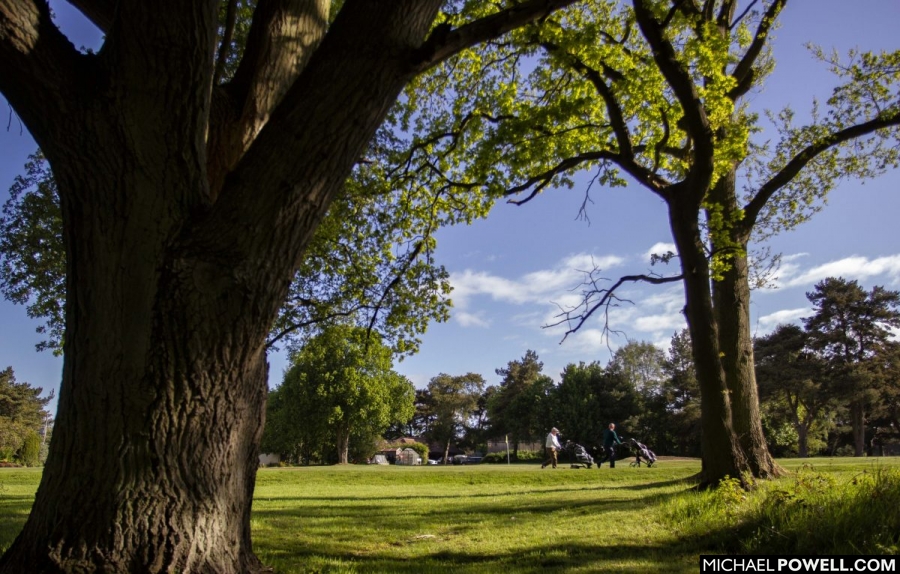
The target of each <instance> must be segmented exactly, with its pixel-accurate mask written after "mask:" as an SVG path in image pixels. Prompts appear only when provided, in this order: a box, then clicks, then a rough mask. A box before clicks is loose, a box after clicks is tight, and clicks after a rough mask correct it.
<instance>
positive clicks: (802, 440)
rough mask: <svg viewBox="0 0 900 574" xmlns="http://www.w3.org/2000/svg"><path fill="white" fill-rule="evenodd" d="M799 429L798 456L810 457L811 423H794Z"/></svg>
mask: <svg viewBox="0 0 900 574" xmlns="http://www.w3.org/2000/svg"><path fill="white" fill-rule="evenodd" d="M794 428H795V429H796V430H797V450H798V453H797V456H799V457H800V458H808V457H809V425H807V424H805V423H798V424H795V425H794Z"/></svg>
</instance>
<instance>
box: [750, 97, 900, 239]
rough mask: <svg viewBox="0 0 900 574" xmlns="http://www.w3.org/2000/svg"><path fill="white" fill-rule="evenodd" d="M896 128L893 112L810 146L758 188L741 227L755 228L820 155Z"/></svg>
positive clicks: (898, 117)
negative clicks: (765, 211) (769, 205)
mask: <svg viewBox="0 0 900 574" xmlns="http://www.w3.org/2000/svg"><path fill="white" fill-rule="evenodd" d="M894 126H900V111H894V112H893V113H891V114H886V115H884V116H882V117H878V118H875V119H874V120H869V121H868V122H865V123H861V124H857V125H855V126H851V127H849V128H846V129H843V130H841V131H839V132H835V133H833V134H831V135H830V136H827V137H824V138H821V139H819V140H818V141H816V142H815V143H812V144H810V145H808V146H807V147H805V148H804V149H803V150H801V151H800V153H798V154H797V155H795V156H794V157H793V159H791V160H790V161H789V162H788V163H787V164H786V165H785V166H784V168H782V169H781V171H779V172H778V173H776V174H775V175H774V176H772V178H771V179H769V181H767V182H766V183H765V184H763V185H762V187H760V188H759V191H757V192H756V195H755V196H754V197H753V199H752V200H750V202H749V203H748V204H747V205H746V206H745V207H744V220H743V222H742V224H743V225H745V226H748V229H749V228H750V227H752V226H753V225H754V224H755V223H756V219H757V218H758V217H759V214H760V212H761V211H762V209H763V207H765V205H766V203H767V202H768V201H769V199H771V198H772V196H773V195H775V193H777V192H778V191H779V190H780V189H782V188H783V187H784V186H786V185H788V184H789V183H790V182H791V180H793V179H794V177H795V176H796V175H797V174H798V173H800V171H801V170H802V169H803V168H804V167H806V165H807V164H809V162H811V161H812V160H814V159H815V158H816V157H817V156H819V155H820V154H822V153H824V152H826V151H828V150H829V149H831V148H833V147H834V146H837V145H840V144H842V143H844V142H847V141H850V140H853V139H856V138H859V137H863V136H866V135H869V134H871V133H873V132H875V131H876V130H880V129H884V128H890V127H894Z"/></svg>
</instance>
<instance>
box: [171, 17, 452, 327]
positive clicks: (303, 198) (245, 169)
mask: <svg viewBox="0 0 900 574" xmlns="http://www.w3.org/2000/svg"><path fill="white" fill-rule="evenodd" d="M441 4H442V2H441V1H440V0H378V1H374V0H347V2H346V3H345V4H344V8H343V9H342V10H341V12H340V13H339V14H338V16H337V19H336V20H335V21H334V23H333V24H332V26H331V28H330V30H329V33H328V34H327V37H326V38H325V39H324V41H323V42H322V44H321V46H319V48H318V49H317V50H316V51H315V53H314V54H313V56H312V58H311V59H310V62H309V63H308V64H307V66H306V67H305V69H304V70H303V73H302V74H301V75H300V77H299V78H298V80H297V81H296V82H295V83H294V85H293V86H292V87H291V89H290V90H289V91H288V93H287V94H286V95H285V97H284V98H283V99H282V101H281V103H280V104H279V105H278V106H277V107H276V109H275V111H274V112H273V114H272V116H271V119H270V120H269V121H268V122H266V125H265V127H264V128H263V129H262V131H261V132H260V134H259V135H258V136H257V137H256V138H255V140H254V141H253V143H252V144H251V145H250V147H249V149H248V150H247V152H246V153H244V155H243V157H242V158H241V159H240V160H239V162H238V164H237V166H236V167H235V168H234V170H232V171H231V173H230V174H229V177H228V178H227V179H226V180H225V185H224V187H223V189H222V192H221V194H220V196H219V198H218V200H217V201H216V202H215V204H214V205H213V207H212V209H211V211H210V212H209V213H208V214H207V216H206V217H205V218H204V220H203V221H202V222H201V223H199V224H198V226H197V227H195V228H194V230H193V232H192V233H191V237H190V240H189V241H188V246H186V249H187V250H188V251H189V252H190V253H191V254H192V255H191V256H196V257H198V258H203V259H215V260H219V258H224V259H225V260H228V261H230V262H231V264H232V265H233V267H234V269H235V271H234V273H235V274H238V275H240V277H241V280H242V281H246V283H248V284H249V285H252V286H254V288H255V287H256V286H257V285H264V286H265V285H273V284H281V282H282V280H281V279H280V278H281V277H285V276H290V275H291V271H293V270H294V269H295V268H296V266H297V264H298V262H299V261H300V260H301V256H302V253H303V249H304V248H305V246H306V245H307V244H308V242H309V240H310V239H311V237H312V234H313V233H314V231H315V229H316V227H317V226H318V222H319V221H320V220H321V218H322V217H323V216H324V214H325V212H326V210H327V208H328V207H329V205H330V204H331V202H332V201H333V199H334V198H335V196H336V194H337V193H338V192H339V191H340V189H341V188H342V186H343V184H344V181H345V180H346V178H347V176H348V175H349V174H350V171H351V169H352V167H353V165H354V164H355V163H356V161H357V160H358V158H359V156H360V155H361V153H362V151H363V150H364V149H365V146H366V145H367V144H368V143H369V141H370V140H371V138H372V136H373V135H374V133H375V130H376V129H377V127H378V126H379V125H380V124H381V122H382V121H383V120H384V117H385V116H386V114H387V112H388V110H389V108H390V106H391V105H392V104H393V103H394V102H395V101H396V98H397V96H398V95H399V93H400V91H401V89H402V88H403V86H404V85H405V84H406V83H407V82H408V81H409V79H410V78H411V77H412V75H411V73H410V72H409V61H410V55H411V54H412V53H413V52H414V51H415V50H416V49H418V48H419V47H420V46H421V45H422V42H423V41H424V38H425V36H426V34H427V33H428V30H430V28H431V25H432V23H433V21H434V18H435V16H436V14H437V12H438V10H439V8H440V6H441ZM286 288H287V285H286V284H285V285H284V289H286ZM263 289H266V288H263ZM272 295H273V298H272V300H270V301H266V303H265V307H266V308H265V309H260V311H261V312H262V313H264V314H266V315H269V314H270V313H271V317H273V318H274V316H275V315H274V313H275V312H276V311H277V308H278V305H280V303H281V301H278V300H277V299H279V298H282V297H283V296H285V295H286V293H275V292H273V294H272ZM270 305H271V306H270Z"/></svg>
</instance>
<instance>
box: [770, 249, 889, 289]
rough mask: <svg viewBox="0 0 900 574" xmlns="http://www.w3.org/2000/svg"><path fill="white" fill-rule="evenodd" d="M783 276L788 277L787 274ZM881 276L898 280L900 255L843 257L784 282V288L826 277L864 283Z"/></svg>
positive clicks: (802, 284)
mask: <svg viewBox="0 0 900 574" xmlns="http://www.w3.org/2000/svg"><path fill="white" fill-rule="evenodd" d="M783 271H784V270H783ZM789 271H791V272H792V271H795V269H790V270H789ZM783 274H784V275H787V276H788V277H790V275H789V274H788V273H783ZM882 275H886V276H888V277H890V278H891V279H892V280H893V281H894V282H897V281H898V280H900V255H889V256H886V257H878V258H875V259H869V258H868V257H861V256H853V257H845V258H844V259H838V260H837V261H831V262H829V263H825V264H823V265H819V266H817V267H813V268H812V269H809V270H807V271H805V272H803V273H801V274H800V275H798V276H796V277H793V278H789V279H787V281H786V282H785V286H786V287H797V286H804V285H812V284H814V283H816V282H818V281H821V280H822V279H825V278H826V277H843V278H845V279H856V280H859V281H864V280H866V279H870V278H872V277H878V276H882Z"/></svg>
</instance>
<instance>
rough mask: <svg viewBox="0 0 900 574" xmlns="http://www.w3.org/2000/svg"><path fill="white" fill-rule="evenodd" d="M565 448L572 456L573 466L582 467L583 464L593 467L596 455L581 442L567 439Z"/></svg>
mask: <svg viewBox="0 0 900 574" xmlns="http://www.w3.org/2000/svg"><path fill="white" fill-rule="evenodd" d="M563 449H564V450H565V451H566V453H568V454H569V456H570V457H572V460H573V462H572V468H580V467H581V466H582V465H584V466H586V467H588V468H591V467H592V466H593V465H594V457H592V456H591V455H590V454H588V451H587V450H586V449H585V448H584V447H583V446H581V445H580V444H576V443H574V442H572V441H570V440H567V441H566V444H565V445H563Z"/></svg>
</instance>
